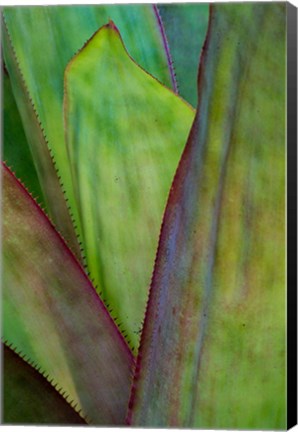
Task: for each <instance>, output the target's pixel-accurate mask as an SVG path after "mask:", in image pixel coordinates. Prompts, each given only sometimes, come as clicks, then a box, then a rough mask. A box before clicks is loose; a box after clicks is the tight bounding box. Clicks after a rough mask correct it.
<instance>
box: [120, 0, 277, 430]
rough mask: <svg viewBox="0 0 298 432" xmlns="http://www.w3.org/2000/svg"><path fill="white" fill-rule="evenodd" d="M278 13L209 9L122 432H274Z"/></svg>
mask: <svg viewBox="0 0 298 432" xmlns="http://www.w3.org/2000/svg"><path fill="white" fill-rule="evenodd" d="M285 7H286V5H285V4H282V3H270V4H269V3H268V4H266V3H263V4H262V3H242V4H241V3H240V4H230V3H227V4H220V3H218V4H215V5H214V6H213V7H212V14H211V22H210V28H209V34H208V38H207V44H206V46H205V48H204V52H203V57H202V63H201V65H200V72H199V80H198V83H199V84H198V85H199V92H198V97H199V105H198V112H197V116H196V119H195V122H194V124H193V127H192V130H191V133H190V137H189V140H188V142H187V146H186V149H185V152H184V154H183V156H182V159H181V162H180V165H179V168H178V171H177V174H176V177H175V180H174V183H173V186H172V189H171V193H170V197H169V201H168V204H167V208H166V212H165V216H164V222H163V228H162V232H161V237H160V243H159V249H158V253H157V259H156V265H155V269H154V274H153V279H152V285H151V292H150V297H149V303H148V308H147V314H146V318H145V325H144V331H143V334H142V339H141V347H140V351H139V357H138V361H137V367H136V374H135V382H134V385H133V391H132V397H131V401H130V412H129V415H128V423H130V424H132V425H137V426H150V427H156V426H158V427H163V426H174V427H188V428H191V427H196V428H204V429H208V428H212V429H219V428H225V429H262V430H263V429H284V428H286V405H285V382H286V375H285V261H284V257H285V88H286V87H285V62H286V53H285V46H286V45H285V25H286V14H285V11H286V9H285Z"/></svg>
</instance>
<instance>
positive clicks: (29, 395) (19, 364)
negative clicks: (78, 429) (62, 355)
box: [2, 345, 86, 425]
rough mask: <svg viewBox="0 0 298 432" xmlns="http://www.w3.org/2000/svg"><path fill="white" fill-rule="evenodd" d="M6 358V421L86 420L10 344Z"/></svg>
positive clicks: (47, 421)
mask: <svg viewBox="0 0 298 432" xmlns="http://www.w3.org/2000/svg"><path fill="white" fill-rule="evenodd" d="M2 359H3V363H2V364H3V374H2V383H3V387H2V390H3V393H2V397H3V411H2V421H3V423H4V424H22V425H24V424H35V425H36V424H43V425H53V424H55V425H61V424H66V425H74V424H81V425H84V424H86V422H85V421H84V420H83V418H82V417H80V415H79V414H78V413H77V412H76V411H75V410H74V409H73V408H72V407H71V406H70V405H69V403H67V402H66V400H65V399H64V398H63V396H62V395H61V394H59V393H58V391H57V390H56V389H55V388H54V387H53V386H52V385H51V384H50V383H49V382H48V381H47V380H46V378H44V377H43V376H42V375H41V374H40V373H39V372H38V371H37V370H36V369H34V368H33V367H32V366H31V365H29V364H28V363H27V362H26V361H25V360H23V359H22V358H21V357H20V356H19V355H18V354H16V353H15V352H14V351H13V350H12V349H10V348H8V347H7V346H6V345H4V346H3V357H2Z"/></svg>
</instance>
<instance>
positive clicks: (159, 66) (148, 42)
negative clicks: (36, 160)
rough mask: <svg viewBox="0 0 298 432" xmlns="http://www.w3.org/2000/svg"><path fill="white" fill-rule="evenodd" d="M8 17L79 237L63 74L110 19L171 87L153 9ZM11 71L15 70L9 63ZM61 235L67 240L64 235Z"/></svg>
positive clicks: (60, 10)
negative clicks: (65, 125) (66, 141)
mask: <svg viewBox="0 0 298 432" xmlns="http://www.w3.org/2000/svg"><path fill="white" fill-rule="evenodd" d="M4 18H5V22H6V25H7V28H8V31H9V34H10V37H11V41H12V45H13V48H14V50H15V53H16V57H17V59H18V62H19V66H20V69H21V71H22V74H23V77H24V80H25V82H26V85H27V87H28V91H29V94H30V96H31V97H32V101H33V104H34V106H35V107H36V110H37V112H38V116H39V118H40V121H41V123H42V125H43V127H44V130H45V134H46V136H47V138H48V145H49V147H50V149H51V151H52V154H53V156H54V159H55V161H56V164H57V168H58V170H59V175H60V176H61V179H62V182H63V188H64V189H65V193H66V197H67V199H68V203H69V206H70V208H71V211H72V213H73V218H74V220H75V225H76V231H77V234H78V235H80V234H81V230H80V224H79V222H80V220H79V218H78V214H77V207H76V204H75V197H74V192H73V189H72V184H71V178H70V171H69V161H68V155H67V151H66V147H65V145H64V131H63V114H62V102H63V74H64V69H65V67H66V65H67V63H68V62H69V60H70V59H71V58H72V57H73V55H74V54H75V53H76V52H77V51H78V49H79V48H81V46H82V45H83V44H84V43H85V41H86V40H87V39H88V38H89V37H91V35H92V34H93V33H94V32H95V31H96V30H97V29H98V28H99V27H100V26H101V25H103V24H105V23H106V22H108V20H109V19H110V18H111V19H114V20H115V22H116V23H117V25H118V26H119V28H120V29H121V31H122V33H123V37H124V40H125V42H126V44H127V46H128V48H129V50H130V52H131V53H132V55H133V56H134V58H135V59H136V60H137V61H138V62H139V63H140V64H141V65H142V66H143V67H144V68H145V69H146V70H148V71H149V72H150V73H151V74H153V75H154V76H156V77H157V78H158V79H159V80H160V81H161V82H163V83H165V84H166V85H169V86H170V85H171V78H170V71H169V67H168V64H167V58H166V55H165V52H164V48H163V45H162V39H161V36H160V33H159V30H158V26H157V23H156V18H155V15H154V12H153V10H152V8H151V6H150V5H130V6H127V5H125V6H124V5H122V6H119V5H118V6H113V5H112V6H111V5H109V6H107V5H106V6H54V7H36V6H35V7H14V8H9V7H6V8H4ZM8 67H9V71H10V72H11V68H14V65H9V64H8ZM13 85H15V83H14V82H13ZM15 94H16V99H17V103H18V105H19V104H22V103H23V102H22V97H23V95H22V94H21V95H20V94H19V90H17V92H15ZM24 109H26V107H25V108H24ZM21 114H22V118H23V122H24V124H25V127H27V128H28V133H30V130H31V125H30V124H28V126H27V120H26V118H25V114H23V113H22V112H21ZM27 135H28V134H27ZM42 184H43V183H42ZM53 207H55V204H53ZM59 229H60V228H59ZM61 231H62V233H63V235H64V236H65V237H66V238H67V235H66V233H65V231H64V230H61Z"/></svg>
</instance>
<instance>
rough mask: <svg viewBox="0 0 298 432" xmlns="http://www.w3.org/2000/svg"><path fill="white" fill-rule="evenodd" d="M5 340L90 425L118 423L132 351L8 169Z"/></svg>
mask: <svg viewBox="0 0 298 432" xmlns="http://www.w3.org/2000/svg"><path fill="white" fill-rule="evenodd" d="M3 336H4V339H5V340H7V341H8V342H9V343H12V344H13V345H14V346H15V347H17V349H18V350H19V351H21V352H22V353H23V354H24V355H25V356H26V358H28V359H30V361H32V362H33V363H34V364H37V365H39V367H40V368H41V370H42V371H43V372H44V374H45V375H49V376H50V378H51V379H53V380H54V383H58V384H59V386H60V387H61V388H62V389H63V390H64V391H65V392H66V394H67V395H68V397H69V398H70V400H72V401H74V403H75V404H77V405H78V409H82V412H83V415H84V416H87V418H88V419H89V420H90V422H91V423H93V424H94V423H95V424H102V425H104V424H113V425H119V424H122V423H123V421H124V419H125V413H126V407H127V402H128V397H129V388H130V381H131V369H132V366H133V357H132V354H131V352H130V350H129V348H128V346H127V345H126V343H125V341H124V339H123V338H122V336H121V334H120V333H119V330H118V329H117V327H116V325H115V324H114V322H113V320H112V319H111V317H110V316H109V314H108V312H107V310H106V309H105V307H104V305H103V303H102V302H101V300H100V299H99V297H98V296H97V294H96V292H95V290H94V288H93V287H92V285H91V283H90V281H89V280H88V279H87V277H86V275H85V274H84V272H83V270H82V268H81V267H80V265H79V263H78V261H77V260H76V258H75V257H74V255H73V254H72V253H71V252H70V250H69V249H68V248H67V246H66V244H65V243H64V241H63V240H62V238H61V237H60V236H59V235H58V234H57V232H56V231H55V229H54V228H53V226H52V225H51V223H50V222H49V220H48V219H47V217H46V216H45V215H44V214H43V212H42V211H41V209H40V208H39V207H38V205H37V204H36V203H35V201H34V200H33V199H32V198H31V197H30V195H29V194H28V193H27V192H26V190H25V189H24V187H23V186H22V185H21V184H20V183H19V182H18V181H17V180H16V178H15V177H14V176H13V174H12V173H11V172H10V171H9V170H8V169H7V168H6V167H5V166H4V168H3Z"/></svg>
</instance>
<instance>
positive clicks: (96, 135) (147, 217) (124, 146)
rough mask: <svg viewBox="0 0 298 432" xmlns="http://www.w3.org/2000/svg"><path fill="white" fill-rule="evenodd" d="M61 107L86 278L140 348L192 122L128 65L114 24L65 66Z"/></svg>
mask: <svg viewBox="0 0 298 432" xmlns="http://www.w3.org/2000/svg"><path fill="white" fill-rule="evenodd" d="M64 105H65V130H66V142H67V147H68V153H69V157H70V162H71V167H72V181H73V185H74V190H75V193H76V201H77V205H78V214H79V216H80V218H79V223H80V225H81V228H82V240H83V247H84V250H85V251H86V260H87V264H88V269H89V271H90V273H91V277H92V278H94V279H95V283H96V285H98V290H99V291H102V293H103V296H104V297H105V298H107V299H108V302H109V304H110V306H111V307H112V308H113V310H114V313H115V315H116V316H117V317H118V318H119V320H120V321H121V322H122V323H123V327H124V329H125V330H126V331H127V333H128V337H129V339H130V340H131V342H132V346H134V347H136V346H137V345H138V341H139V331H140V327H141V322H142V319H143V316H144V311H145V302H146V299H147V296H148V288H149V284H150V276H151V273H152V269H153V263H154V256H155V251H156V248H157V242H158V235H159V230H160V225H161V221H162V214H163V211H164V207H165V203H166V198H167V195H168V191H169V189H170V185H171V182H172V179H173V176H174V173H175V170H176V166H177V164H178V161H179V158H180V155H181V153H182V150H183V146H184V143H185V141H186V139H187V134H188V131H189V128H190V125H191V123H192V121H193V117H194V112H193V110H192V109H191V108H190V107H189V106H188V105H187V104H186V103H185V102H184V101H183V100H181V99H180V98H178V97H177V96H176V95H175V94H174V93H173V92H172V91H170V90H168V89H167V88H165V87H164V86H162V85H161V84H160V83H159V82H158V81H157V80H155V79H154V78H153V77H152V76H150V75H148V74H147V73H146V72H145V71H144V70H143V69H141V68H140V67H139V66H138V65H137V64H136V63H135V62H134V61H133V60H132V58H131V57H130V56H129V55H128V53H127V51H126V49H125V47H124V45H123V42H122V40H121V37H120V34H119V32H118V30H117V28H116V27H115V25H114V24H113V23H112V22H110V24H108V25H106V26H104V27H102V28H101V29H100V30H99V31H98V32H97V33H95V35H94V36H93V37H92V38H91V39H90V41H89V42H88V44H86V45H85V46H84V48H83V49H82V50H81V51H80V52H79V53H78V54H77V55H76V56H75V57H74V58H73V60H72V61H71V62H70V63H69V65H68V67H67V69H66V73H65V100H64Z"/></svg>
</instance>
